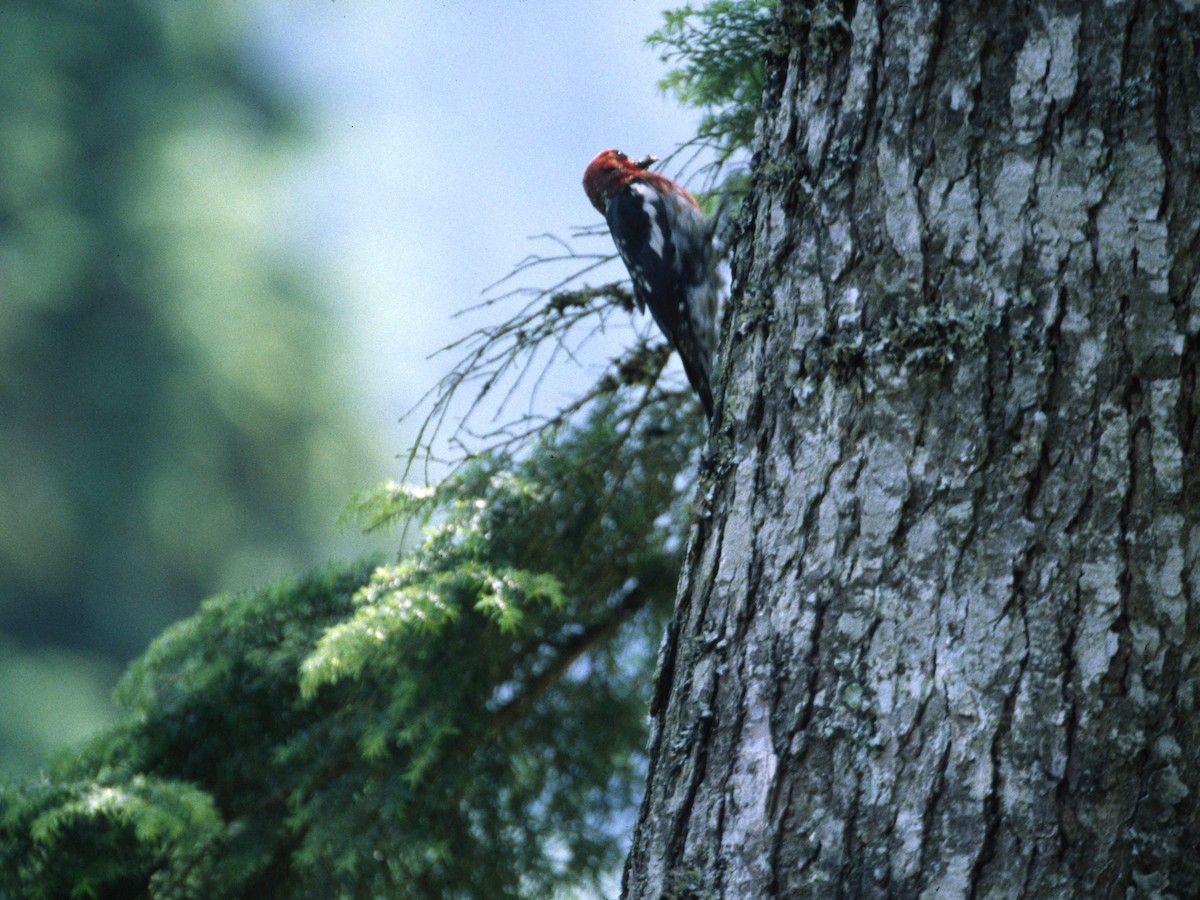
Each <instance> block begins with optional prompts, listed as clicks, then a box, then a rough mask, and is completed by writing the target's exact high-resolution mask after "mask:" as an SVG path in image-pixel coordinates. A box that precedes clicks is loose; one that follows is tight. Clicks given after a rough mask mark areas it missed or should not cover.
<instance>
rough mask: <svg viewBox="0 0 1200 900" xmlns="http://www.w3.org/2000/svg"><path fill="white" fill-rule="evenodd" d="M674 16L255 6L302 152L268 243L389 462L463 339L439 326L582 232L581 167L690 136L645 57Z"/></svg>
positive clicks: (566, 371) (544, 8) (264, 61)
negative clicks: (335, 356)
mask: <svg viewBox="0 0 1200 900" xmlns="http://www.w3.org/2000/svg"><path fill="white" fill-rule="evenodd" d="M679 5H680V3H678V2H645V0H606V2H603V3H601V2H584V0H504V2H471V3H468V2H465V0H460V2H450V3H434V2H385V0H373V2H368V0H353V2H351V0H333V2H329V0H326V2H315V0H309V2H301V3H297V2H294V0H258V3H257V5H256V7H255V13H254V15H253V16H252V19H251V29H250V31H251V35H250V52H251V54H252V57H253V58H254V59H255V61H256V62H257V63H258V64H260V65H261V66H263V68H265V69H266V70H267V71H268V72H269V73H270V74H271V76H272V77H273V78H275V79H277V80H278V81H279V82H280V83H281V84H282V85H283V86H284V88H285V89H286V90H287V91H288V92H289V93H291V94H292V95H293V96H294V97H295V98H296V99H297V100H298V101H299V102H300V104H301V105H302V106H303V107H304V108H305V109H306V111H307V113H308V115H309V117H310V121H311V123H312V125H313V127H314V130H315V136H316V141H315V144H314V146H313V147H312V148H311V152H305V153H304V154H303V155H302V156H301V158H300V159H299V160H298V161H297V164H296V165H295V166H294V167H292V168H291V169H290V170H289V174H288V175H287V177H286V178H285V180H284V181H283V182H282V183H281V185H280V186H279V189H280V193H279V203H280V224H281V226H282V228H283V233H284V238H285V240H286V241H287V242H288V244H289V245H290V246H291V248H292V252H294V253H296V254H297V255H299V256H301V257H302V258H304V259H305V260H306V261H307V262H310V263H311V264H312V266H313V270H314V272H315V274H316V275H317V276H318V278H319V284H320V285H321V287H322V289H323V290H324V291H325V293H326V294H327V295H328V296H329V298H330V299H331V302H332V303H333V304H334V306H335V308H336V309H337V311H338V312H339V313H340V314H341V315H342V316H343V317H344V319H345V321H346V323H347V345H348V346H349V347H350V348H351V352H352V354H353V355H354V357H355V358H356V359H357V361H358V363H359V364H360V365H361V366H362V371H361V372H359V373H357V375H356V378H360V379H361V383H362V396H361V399H362V402H363V404H364V407H365V415H366V416H367V419H368V421H369V422H371V423H372V424H377V425H378V427H379V428H380V429H381V430H382V432H383V437H382V441H383V445H384V446H385V447H386V448H387V450H388V452H389V453H400V452H402V451H404V450H405V449H406V446H407V443H408V441H410V440H411V437H412V434H411V432H410V431H409V430H408V429H405V428H402V427H401V426H399V425H398V424H397V419H398V417H399V416H400V414H401V413H403V412H404V411H405V410H407V409H408V408H409V407H410V406H411V405H412V403H413V402H414V401H415V400H416V399H417V397H419V396H420V394H421V393H423V392H424V391H425V390H426V389H428V388H429V387H430V386H432V385H433V383H434V382H435V381H436V380H437V378H438V377H440V376H441V375H442V374H444V372H445V370H446V367H447V364H448V362H449V360H447V359H446V358H445V357H439V358H437V359H434V360H427V357H428V356H429V354H431V353H432V352H434V351H435V350H437V349H438V348H439V347H441V346H442V345H444V344H446V343H448V342H449V341H451V340H453V339H454V338H456V337H459V336H461V335H462V334H463V333H464V331H466V330H468V329H469V328H471V327H475V326H477V325H478V324H480V320H479V319H478V318H475V319H470V320H467V321H464V320H463V319H457V320H455V319H453V318H452V315H453V314H454V313H455V312H456V311H459V310H461V309H463V308H465V307H467V306H470V305H472V304H475V303H477V302H479V300H480V299H481V291H483V289H484V288H485V287H486V286H487V285H489V284H491V283H492V282H494V281H496V280H497V279H498V278H500V277H502V276H504V275H505V274H506V273H508V272H509V271H510V270H511V268H512V267H513V265H514V264H515V263H517V262H518V261H519V260H521V259H522V258H524V257H525V256H526V255H528V254H529V253H530V252H533V251H534V250H535V249H538V248H537V246H535V245H534V244H531V242H530V241H529V237H530V236H532V235H535V234H538V233H541V232H546V231H549V232H554V233H557V234H562V235H566V234H567V233H568V231H569V230H570V228H571V227H572V226H577V225H587V224H593V223H598V222H600V219H599V216H598V215H597V214H596V212H595V211H594V210H593V209H592V208H591V207H590V206H589V205H588V203H587V200H586V198H585V197H584V194H583V191H582V189H581V187H580V179H581V177H582V174H583V169H584V167H585V166H586V164H587V163H588V161H589V160H590V159H591V158H592V156H593V155H594V154H595V153H596V152H598V151H599V150H602V149H604V148H606V147H613V146H615V147H620V148H621V149H623V150H626V151H627V152H629V153H631V154H638V155H641V154H645V153H654V154H656V155H659V156H665V155H666V154H667V153H669V152H671V151H672V150H673V149H674V148H675V147H676V146H677V145H678V144H680V143H682V142H684V141H686V140H687V139H688V138H690V137H691V136H692V135H693V134H694V132H695V130H696V126H697V123H698V119H699V116H698V114H697V113H696V112H695V111H693V110H685V109H682V108H680V107H679V106H678V104H676V103H675V101H674V100H673V99H671V98H669V97H664V96H663V95H662V94H661V93H660V92H659V91H658V88H657V81H658V79H659V78H661V77H662V75H663V74H664V73H665V71H666V68H667V67H666V65H665V64H664V63H662V62H661V61H660V60H659V58H658V54H657V52H656V51H655V50H653V49H651V48H650V47H648V46H646V44H645V41H644V39H645V37H646V35H647V34H649V33H650V32H651V31H653V30H654V29H656V28H657V27H659V25H660V24H661V22H662V12H663V10H665V9H669V8H674V7H677V6H679ZM618 273H619V270H616V269H614V270H613V271H612V272H611V273H610V274H612V275H613V276H614V277H615V276H616V275H617V274H618ZM597 361H599V360H597ZM553 379H561V381H562V382H563V383H562V385H561V388H562V390H563V391H566V390H570V389H571V388H572V387H576V388H577V387H579V386H581V385H582V384H583V382H584V381H585V380H590V377H589V378H584V377H583V376H581V375H579V374H578V372H577V371H576V370H573V369H572V367H571V366H570V365H569V364H568V365H564V366H562V367H561V369H560V370H557V371H555V372H554V373H553V374H552V380H553ZM554 387H555V385H551V390H550V391H548V392H547V395H548V396H547V400H553V399H554V397H553V394H554V393H555V392H554V390H553V388H554ZM559 393H560V394H561V391H560V392H559ZM393 474H394V473H393Z"/></svg>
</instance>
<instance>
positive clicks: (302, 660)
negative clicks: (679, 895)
mask: <svg viewBox="0 0 1200 900" xmlns="http://www.w3.org/2000/svg"><path fill="white" fill-rule="evenodd" d="M676 405H677V404H674V403H670V402H666V401H665V400H664V401H663V402H662V403H660V404H659V405H658V406H657V407H655V408H653V409H652V410H650V412H651V413H652V415H647V416H645V417H643V418H642V419H640V420H639V421H640V422H641V423H642V424H640V425H638V424H635V425H634V426H632V427H629V428H621V429H618V428H614V427H613V425H612V423H613V422H614V421H617V420H619V419H620V417H619V416H618V414H617V413H618V410H617V409H616V408H615V407H616V404H615V402H609V403H607V404H602V405H600V406H598V407H597V409H596V410H595V411H594V412H593V413H592V415H591V416H590V418H589V419H588V421H586V422H585V423H582V424H580V425H577V426H575V427H571V428H566V429H562V430H560V431H558V432H556V433H554V434H548V435H545V436H543V437H542V439H541V440H540V441H539V443H538V445H537V447H536V448H535V449H534V451H533V452H532V453H531V454H530V455H529V456H528V457H527V458H525V459H523V460H514V459H512V458H509V457H507V456H505V455H503V454H493V455H487V456H485V457H483V458H480V459H478V460H476V461H474V462H473V463H472V464H470V465H469V466H467V467H466V468H464V469H463V470H462V471H461V472H460V473H459V474H457V475H455V476H454V477H452V478H451V479H449V480H448V481H447V482H446V483H445V484H443V485H442V486H440V487H439V488H437V489H436V490H431V491H426V492H414V491H411V490H406V489H402V488H399V487H396V486H388V487H385V488H381V489H379V490H377V491H374V492H371V493H369V494H368V495H366V496H364V497H362V498H360V500H359V502H358V510H359V513H360V515H361V516H362V517H363V518H364V520H365V521H368V522H369V523H371V524H374V525H377V526H383V525H387V524H390V523H392V522H401V521H404V520H405V519H406V518H407V517H409V516H411V515H413V514H414V513H415V514H419V515H422V516H425V517H426V518H427V520H428V522H429V524H428V526H427V528H426V531H425V539H424V542H423V544H422V546H421V548H420V549H419V550H418V551H416V552H414V553H413V554H411V555H410V556H408V557H406V558H403V559H401V561H400V562H397V563H393V564H386V565H376V564H374V563H364V564H356V565H341V566H333V567H330V568H328V569H327V570H325V571H323V572H320V573H317V574H315V575H312V576H310V577H308V578H306V579H303V580H291V579H289V580H285V581H283V582H280V583H278V584H275V585H273V586H271V587H268V588H266V589H263V590H259V591H254V592H247V593H241V594H234V595H226V596H220V597H217V598H215V599H213V600H210V601H208V602H207V603H205V604H204V606H203V608H202V609H201V611H200V612H199V613H198V614H197V615H195V616H193V617H192V618H190V619H187V620H185V621H182V622H180V623H178V624H176V625H175V626H173V627H171V628H170V629H168V630H167V632H166V633H165V634H163V635H162V636H161V637H160V638H159V639H158V640H157V641H155V642H154V644H153V645H152V646H151V648H150V649H149V651H148V652H147V653H146V655H145V656H144V657H143V658H142V659H140V660H138V661H137V662H136V663H135V664H134V665H133V666H132V667H131V669H130V671H129V672H128V674H127V675H126V676H125V678H124V680H123V682H122V684H121V686H120V688H119V692H118V697H119V700H120V702H121V704H122V707H123V709H124V711H125V712H124V718H123V719H122V720H121V721H120V722H119V723H118V724H117V725H116V726H115V727H113V728H112V729H110V730H109V731H108V732H106V733H104V734H102V735H101V736H100V737H98V738H96V739H95V740H94V741H93V742H92V743H91V744H90V745H88V746H87V747H86V748H85V749H84V750H83V751H82V752H80V753H78V754H74V755H70V754H69V755H65V756H63V757H62V758H61V759H59V760H58V761H57V763H56V764H55V765H54V766H53V767H52V769H51V771H50V773H49V775H48V776H47V777H46V778H44V779H42V780H39V781H36V782H32V783H27V784H14V785H9V786H7V787H6V788H5V789H4V791H3V793H0V895H14V896H29V897H55V896H68V895H72V896H89V895H99V896H115V895H121V896H141V895H148V896H154V897H173V896H190V897H195V896H208V897H298V896H308V897H354V896H388V897H473V896H487V897H517V896H549V895H550V894H551V893H552V892H553V890H554V889H555V888H556V887H557V886H562V885H570V884H580V883H584V884H586V883H588V882H593V883H594V882H595V880H596V879H597V878H598V877H599V875H600V874H601V873H603V872H604V871H606V870H608V869H611V868H612V867H613V866H615V864H616V862H617V861H618V857H619V853H620V840H619V838H618V837H617V836H616V834H615V833H614V827H613V817H614V816H615V815H617V814H619V813H620V812H621V811H623V810H626V809H628V808H629V806H630V805H631V804H632V802H633V800H634V793H635V791H636V790H637V788H638V784H639V777H640V766H641V758H640V746H641V743H642V736H643V729H644V714H645V704H646V701H647V699H648V697H647V691H648V687H649V684H648V679H646V678H645V677H641V678H635V677H631V674H632V673H635V672H641V673H645V672H647V671H648V667H649V666H650V664H651V659H652V656H653V651H654V649H655V647H656V645H657V639H658V635H659V634H660V633H661V629H662V624H663V619H664V616H665V614H666V612H667V611H668V610H669V608H670V604H671V600H672V598H673V591H674V584H675V579H676V575H677V570H678V565H679V558H678V557H679V552H680V547H681V538H682V535H681V530H682V525H683V523H684V521H685V519H686V516H685V513H684V509H683V505H684V500H683V497H684V494H685V492H686V489H687V487H688V485H687V484H685V483H684V482H683V481H682V480H681V479H680V478H679V475H678V473H680V472H681V471H684V470H685V469H686V468H687V467H688V462H689V458H690V456H691V452H692V451H690V450H689V449H688V448H693V447H695V446H696V444H697V438H698V435H697V434H696V427H697V422H696V417H695V416H694V415H692V412H693V411H692V410H691V408H690V407H688V408H687V410H688V411H687V412H686V413H684V412H681V411H679V410H678V409H676V408H674V407H675V406H676Z"/></svg>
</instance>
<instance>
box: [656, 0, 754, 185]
mask: <svg viewBox="0 0 1200 900" xmlns="http://www.w3.org/2000/svg"><path fill="white" fill-rule="evenodd" d="M775 4H776V0H713V2H710V3H708V4H706V5H704V6H702V7H700V8H696V7H694V6H692V5H690V4H689V5H686V6H682V7H680V8H678V9H675V10H671V11H669V12H667V13H665V14H664V19H665V22H664V24H663V27H662V28H661V29H659V30H658V31H656V32H654V33H653V34H651V35H650V36H649V37H648V38H647V39H646V42H647V43H648V44H650V45H651V46H652V47H655V48H658V50H659V51H660V53H661V55H662V59H663V62H666V63H672V64H674V65H675V66H676V68H673V69H671V71H670V72H668V73H667V75H666V77H665V78H663V79H662V81H660V82H659V87H660V88H661V89H662V90H664V91H669V92H671V93H673V94H675V96H676V97H678V98H679V100H680V102H681V103H684V104H685V105H688V106H694V107H696V108H698V109H703V110H705V114H704V118H703V119H702V120H701V122H700V130H699V132H698V134H697V136H696V140H697V141H700V142H701V143H704V144H707V145H708V146H710V147H712V148H713V149H714V150H716V152H717V157H718V160H720V161H724V160H726V159H728V158H729V157H730V156H731V155H732V154H733V153H735V152H737V151H738V150H744V149H746V148H748V147H749V146H750V144H751V142H752V140H753V138H754V123H755V120H756V119H757V118H758V107H759V103H760V101H761V98H762V92H763V87H764V85H765V84H766V64H765V61H764V53H765V51H766V48H767V40H768V30H769V27H770V25H771V23H772V22H773V21H774V18H775Z"/></svg>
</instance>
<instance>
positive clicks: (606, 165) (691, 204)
mask: <svg viewBox="0 0 1200 900" xmlns="http://www.w3.org/2000/svg"><path fill="white" fill-rule="evenodd" d="M584 188H585V189H586V190H587V193H588V196H589V198H590V199H591V200H592V203H593V205H594V206H596V208H597V209H599V210H600V211H601V212H603V213H604V218H605V219H606V220H607V222H608V229H609V232H610V233H611V234H612V238H613V242H614V243H615V244H616V245H617V251H618V252H619V253H620V255H621V259H622V261H624V263H625V267H626V268H627V269H628V270H629V274H630V277H631V278H632V279H633V289H634V296H635V297H636V299H637V303H638V308H639V309H642V310H645V309H647V308H648V309H649V310H650V314H651V315H652V316H653V317H654V321H655V323H656V324H657V325H658V327H659V329H660V330H661V331H662V333H663V334H664V335H665V336H666V338H667V340H668V341H670V343H671V346H672V347H674V348H675V350H676V351H678V353H679V356H680V359H681V360H682V361H683V369H684V371H685V372H686V373H687V377H688V381H689V382H691V385H692V387H693V388H694V389H695V391H696V394H697V395H698V396H699V398H700V404H701V406H703V407H704V413H705V415H706V416H707V417H708V418H710V419H711V418H712V414H713V395H712V364H713V362H712V361H713V352H714V349H715V347H714V345H715V343H716V315H717V276H716V270H715V261H714V257H713V247H712V229H711V228H710V227H709V225H708V223H707V222H706V221H705V219H704V214H703V213H702V212H701V211H700V207H699V206H698V205H697V204H696V200H695V198H693V197H692V195H691V194H689V193H688V192H687V191H686V190H684V189H683V188H682V187H680V186H679V185H678V184H676V183H675V182H674V181H671V180H670V179H669V178H666V177H665V176H663V175H659V174H658V173H656V172H647V171H644V169H643V168H642V167H641V166H640V165H639V164H637V163H634V162H632V161H631V160H629V159H628V158H627V157H626V156H625V155H624V154H622V153H620V152H619V151H616V150H606V151H604V152H603V153H601V154H600V155H599V156H597V157H596V159H594V160H593V161H592V163H591V165H589V166H588V169H587V172H586V173H585V174H584Z"/></svg>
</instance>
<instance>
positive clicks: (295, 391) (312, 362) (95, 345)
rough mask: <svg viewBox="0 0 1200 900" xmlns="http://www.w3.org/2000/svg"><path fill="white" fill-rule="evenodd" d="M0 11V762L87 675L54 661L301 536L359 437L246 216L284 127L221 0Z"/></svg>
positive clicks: (272, 556) (306, 307)
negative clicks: (1, 682)
mask: <svg viewBox="0 0 1200 900" xmlns="http://www.w3.org/2000/svg"><path fill="white" fill-rule="evenodd" d="M0 20H2V21H0V121H3V127H2V128H0V423H2V426H0V510H3V517H4V521H3V525H0V657H2V658H3V659H5V660H6V664H5V665H4V666H3V667H2V668H3V670H4V675H3V676H0V678H4V679H6V680H7V683H8V684H10V685H11V686H12V690H0V768H4V769H8V768H10V767H13V766H16V767H20V766H22V764H25V765H28V758H29V756H30V755H33V756H34V758H36V757H37V756H38V755H40V752H39V751H42V750H44V749H45V748H44V747H39V746H37V740H36V729H37V728H38V727H40V726H39V722H44V721H45V719H46V717H45V716H44V715H43V714H42V713H41V712H40V710H42V709H44V708H45V707H47V706H50V707H53V708H57V709H61V710H64V711H65V710H66V709H68V708H70V707H71V706H72V703H73V700H74V699H77V698H79V697H82V696H88V695H90V694H92V693H95V692H96V691H97V688H92V690H91V691H90V692H89V691H86V690H83V691H77V692H76V691H72V692H70V694H71V695H70V696H68V697H64V696H63V695H62V694H63V693H64V692H59V693H54V686H55V685H56V684H59V683H60V680H61V679H63V678H66V679H67V682H66V683H70V684H72V685H78V684H80V683H81V682H82V683H85V684H86V682H87V681H101V680H102V681H103V682H106V683H111V680H112V677H113V674H115V673H108V672H105V673H104V677H103V678H100V677H99V674H98V672H97V669H100V668H102V664H100V663H97V662H94V660H95V659H97V658H100V659H107V660H109V661H110V663H111V664H112V665H113V666H114V667H115V664H116V663H118V662H125V661H127V660H128V659H130V658H131V657H132V656H134V655H135V654H136V653H139V652H141V650H142V649H143V648H144V647H145V644H146V642H147V641H148V640H149V638H150V637H151V636H152V635H154V634H155V633H157V632H158V631H160V630H161V629H162V628H163V627H164V626H165V625H166V624H167V623H168V622H171V621H172V620H174V619H176V618H178V617H179V616H181V615H184V614H186V613H188V612H190V611H192V610H193V609H194V608H195V603H196V598H198V597H203V596H205V595H206V594H208V593H211V592H212V591H213V590H215V589H216V588H217V587H218V586H227V585H230V584H245V583H248V582H249V581H250V579H251V578H252V577H253V578H261V577H263V573H264V572H282V571H286V570H287V569H289V568H295V567H296V566H299V565H302V564H308V562H309V561H310V560H312V559H313V558H315V557H316V556H317V553H316V538H317V536H318V534H320V533H321V532H326V533H327V532H328V528H327V527H326V528H324V529H323V528H321V527H320V526H321V525H324V524H326V523H328V522H329V520H330V519H332V513H331V510H336V509H337V508H338V507H339V506H340V505H341V503H342V502H343V500H344V497H345V495H346V494H347V493H348V492H349V491H351V490H353V489H355V488H357V487H358V486H359V484H360V482H359V481H358V479H360V478H361V477H362V473H363V472H364V470H365V469H366V461H367V460H368V459H370V458H371V457H372V456H373V451H372V449H371V448H370V445H369V441H368V438H367V432H366V430H365V429H364V428H363V426H362V423H361V422H358V421H354V420H353V419H352V417H351V416H350V415H349V414H348V413H347V412H346V411H345V410H346V409H347V407H346V406H345V404H341V403H337V402H334V391H333V389H334V377H333V367H334V364H335V361H336V357H335V351H334V348H333V347H332V345H331V342H330V338H329V335H330V334H331V333H333V332H334V329H333V327H332V321H331V316H330V315H329V314H328V312H327V311H326V310H324V309H323V308H322V307H321V306H320V305H318V303H317V302H316V301H315V300H314V298H313V297H312V296H311V295H310V294H309V293H308V292H307V291H306V289H305V287H304V285H303V284H302V282H301V280H300V278H299V277H298V276H297V275H296V274H295V273H294V272H293V271H292V270H291V269H289V268H288V267H287V266H285V265H284V264H282V262H281V261H280V260H281V259H282V256H281V254H280V253H279V252H278V249H277V248H276V247H274V246H272V245H271V244H270V243H269V242H268V240H267V239H266V238H265V237H264V235H265V234H266V233H267V229H266V228H264V227H263V225H262V222H261V218H262V217H264V216H266V215H268V214H269V204H268V203H267V202H266V201H267V198H266V193H267V191H266V188H265V187H264V185H265V183H267V181H268V180H269V175H270V174H271V173H272V172H274V171H275V168H274V166H276V165H277V164H278V160H280V159H281V158H283V157H284V154H286V152H287V150H288V149H289V147H290V146H291V144H292V142H293V140H294V139H295V137H296V135H297V134H298V129H297V127H296V122H295V120H294V119H293V117H292V115H291V113H290V112H289V110H288V109H287V108H286V106H285V105H284V104H283V103H282V102H281V101H280V99H279V98H278V97H276V96H275V95H274V94H272V93H271V92H270V91H268V90H266V89H265V88H264V87H263V86H262V84H261V80H260V79H255V78H253V77H251V76H249V75H248V74H247V73H246V72H245V71H244V70H243V68H242V66H241V64H240V62H239V58H238V55H237V42H236V39H235V37H236V27H235V22H236V16H234V15H232V14H231V8H230V7H229V6H227V5H226V4H222V3H217V4H206V5H205V7H204V9H203V11H200V10H195V9H192V8H191V7H190V6H188V5H187V4H174V3H139V2H130V0H124V2H112V3H105V4H103V5H96V4H91V3H79V2H72V0H11V2H6V3H5V4H4V9H3V11H2V12H0ZM218 261H219V264H217V262H218ZM322 536H324V537H327V534H326V535H322ZM251 573H254V574H253V575H252V574H251ZM18 645H19V646H20V647H21V649H20V650H18V649H17V648H18ZM51 648H55V649H53V650H51ZM47 672H51V673H53V674H52V675H51V676H47V675H46V673H47ZM100 690H103V689H100ZM51 697H53V699H51ZM26 703H27V704H28V706H29V707H30V708H31V709H32V710H34V711H36V713H37V714H36V715H34V716H25V715H23V714H22V712H21V710H22V709H23V708H24V706H23V705H21V704H26ZM94 716H95V713H94V712H92V713H91V714H90V715H89V711H87V710H81V711H80V717H81V718H82V719H83V720H84V722H85V723H92V722H94V721H95V719H94ZM31 731H32V732H33V733H32V734H31ZM51 737H52V738H53V737H61V735H57V736H51ZM26 742H28V743H29V746H28V747H27V748H26ZM23 748H26V749H23ZM26 750H27V752H26Z"/></svg>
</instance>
